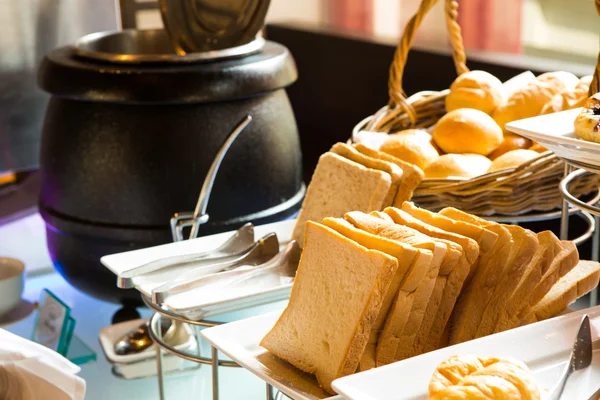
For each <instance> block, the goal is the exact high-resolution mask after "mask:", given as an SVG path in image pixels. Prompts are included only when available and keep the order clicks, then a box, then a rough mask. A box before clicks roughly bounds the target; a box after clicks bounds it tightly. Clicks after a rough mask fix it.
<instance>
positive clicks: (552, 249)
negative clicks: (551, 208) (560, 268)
mask: <svg viewBox="0 0 600 400" xmlns="http://www.w3.org/2000/svg"><path fill="white" fill-rule="evenodd" d="M537 238H538V242H539V246H538V249H537V251H536V252H535V254H534V256H533V258H532V259H531V261H530V262H529V265H528V267H527V270H526V271H525V273H524V274H523V276H522V277H521V279H520V280H519V283H518V284H517V287H516V288H515V290H514V291H513V292H512V293H511V294H509V296H508V300H507V301H506V303H505V304H504V309H502V310H501V311H500V312H499V314H498V320H497V322H496V326H495V328H494V332H495V333H496V332H502V331H505V330H507V329H511V328H515V327H516V326H517V325H516V324H517V323H519V321H518V318H515V317H516V316H517V315H518V313H519V311H520V310H521V309H522V308H523V307H525V305H526V304H528V300H529V295H530V294H531V291H532V290H533V288H534V287H535V285H536V284H537V283H539V282H540V281H541V280H542V277H543V276H544V274H545V273H546V271H548V268H550V264H551V263H552V261H553V260H554V257H555V255H556V253H557V252H558V251H560V250H561V249H562V247H561V245H560V240H559V239H558V238H557V237H556V235H554V233H552V232H551V231H543V232H540V233H538V234H537Z"/></svg>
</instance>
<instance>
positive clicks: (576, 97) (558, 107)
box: [540, 75, 592, 114]
mask: <svg viewBox="0 0 600 400" xmlns="http://www.w3.org/2000/svg"><path fill="white" fill-rule="evenodd" d="M591 83H592V76H591V75H588V76H584V77H583V78H581V79H580V80H579V82H578V83H577V86H575V87H574V88H573V89H570V90H569V89H567V90H564V91H562V92H560V93H559V94H557V95H556V96H554V97H553V98H552V99H551V100H550V101H549V102H548V103H546V105H544V107H543V108H542V111H541V112H540V114H550V113H555V112H559V111H565V110H572V109H573V108H578V107H583V105H584V104H585V102H586V100H587V99H588V91H589V90H590V84H591Z"/></svg>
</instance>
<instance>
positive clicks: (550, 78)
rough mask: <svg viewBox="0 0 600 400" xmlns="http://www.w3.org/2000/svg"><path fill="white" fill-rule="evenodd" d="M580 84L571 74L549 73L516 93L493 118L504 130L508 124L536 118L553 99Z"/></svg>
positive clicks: (498, 109) (499, 108) (495, 112)
mask: <svg viewBox="0 0 600 400" xmlns="http://www.w3.org/2000/svg"><path fill="white" fill-rule="evenodd" d="M578 82H579V78H577V77H576V76H575V75H573V74H571V73H569V72H564V71H558V72H547V73H545V74H542V75H540V76H538V77H537V78H536V80H535V81H533V82H531V83H529V84H528V85H527V86H525V87H523V88H521V89H520V90H517V91H516V92H514V93H513V95H512V96H510V97H509V98H508V100H507V101H506V103H505V104H503V105H502V106H500V107H498V108H497V109H496V111H494V113H493V115H492V116H493V117H494V120H495V121H496V122H497V123H498V125H500V127H501V128H502V129H504V125H505V124H506V123H508V122H512V121H516V120H518V119H523V118H529V117H535V116H536V115H539V114H540V112H541V111H542V107H544V105H545V104H546V103H548V102H549V101H550V100H551V99H552V97H554V96H555V95H557V94H559V93H561V92H563V91H565V90H571V89H573V88H574V87H575V86H576V85H577V83H578Z"/></svg>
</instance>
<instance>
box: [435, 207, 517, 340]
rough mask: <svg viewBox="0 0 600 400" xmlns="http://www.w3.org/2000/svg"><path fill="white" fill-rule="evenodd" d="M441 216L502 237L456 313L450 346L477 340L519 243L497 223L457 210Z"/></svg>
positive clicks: (481, 264)
mask: <svg viewBox="0 0 600 400" xmlns="http://www.w3.org/2000/svg"><path fill="white" fill-rule="evenodd" d="M439 213H440V214H441V215H444V216H446V217H448V218H452V219H454V220H456V221H463V222H468V223H471V224H475V225H479V226H482V227H485V228H486V229H489V230H491V231H492V232H494V233H496V234H497V235H498V241H497V242H496V245H495V246H494V248H493V249H492V250H491V251H489V252H488V253H487V254H486V255H485V256H484V257H482V258H481V259H480V260H479V266H478V268H477V271H476V272H475V274H474V275H473V278H472V279H471V281H470V282H469V284H468V285H466V286H465V287H463V290H462V292H461V294H460V295H459V297H458V301H457V302H456V306H455V307H454V311H453V312H452V316H451V319H450V335H449V344H456V343H461V342H464V341H467V340H471V339H474V338H475V335H476V333H477V327H478V325H479V321H480V320H481V318H482V315H483V312H484V310H485V306H486V305H487V303H488V302H489V300H490V299H491V297H492V295H493V292H494V288H495V287H496V285H497V284H498V283H499V282H500V280H501V279H502V276H503V274H504V272H505V266H506V264H507V261H508V259H509V257H510V255H511V254H512V253H511V252H512V248H513V246H514V243H515V242H514V240H513V239H512V235H511V233H510V231H509V230H508V229H506V228H505V227H504V226H502V225H500V224H497V223H495V222H490V221H486V220H484V219H482V218H479V217H476V216H474V215H471V214H467V213H465V212H462V211H460V210H457V209H455V208H444V209H443V210H441V211H440V212H439Z"/></svg>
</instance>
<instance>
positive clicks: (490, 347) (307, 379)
mask: <svg viewBox="0 0 600 400" xmlns="http://www.w3.org/2000/svg"><path fill="white" fill-rule="evenodd" d="M584 313H587V314H589V315H590V318H591V319H592V327H593V328H592V330H593V339H594V340H595V343H594V351H595V352H594V360H593V365H592V367H591V368H588V369H587V370H586V371H582V372H578V373H575V374H574V375H573V376H572V377H571V379H570V380H569V384H568V385H567V388H566V391H565V396H566V397H564V398H565V399H587V398H588V397H589V396H590V395H591V394H592V393H593V392H594V390H596V389H597V388H598V386H600V341H598V337H599V334H600V306H598V307H594V308H590V309H587V310H582V311H577V312H573V313H569V314H567V315H564V316H561V317H556V318H553V319H550V320H547V321H543V322H538V323H535V324H532V325H528V326H524V327H521V328H517V329H513V330H510V331H507V332H502V333H498V334H495V335H491V336H487V337H485V338H481V339H477V340H473V341H470V342H466V343H462V344H459V345H456V346H452V347H448V348H445V349H441V350H438V351H435V352H431V353H428V354H424V355H422V356H418V357H413V358H411V359H408V360H405V361H401V362H398V363H394V364H390V365H388V366H385V367H381V368H377V369H373V370H370V371H367V372H362V373H358V374H355V375H351V376H347V377H345V378H341V379H338V380H336V381H334V382H333V388H334V389H335V390H336V391H337V392H338V393H340V395H341V396H343V397H341V396H334V397H328V396H330V395H328V394H327V393H325V392H323V390H322V389H320V388H319V386H318V384H317V381H316V379H315V378H314V377H313V376H312V375H309V374H306V373H304V372H302V371H300V370H298V369H296V368H295V367H293V366H292V365H290V364H288V363H287V362H285V361H282V360H280V359H279V358H277V357H276V356H274V355H273V354H271V353H270V352H268V351H267V350H266V349H264V348H262V347H260V346H259V343H260V341H261V339H262V338H263V337H264V336H265V335H266V334H267V332H268V331H269V330H270V329H271V328H272V327H273V325H274V324H275V321H277V318H278V317H279V315H280V312H275V313H270V314H264V315H261V316H258V317H253V318H248V319H245V320H241V321H236V322H232V323H229V324H225V325H220V326H217V327H214V328H208V329H205V330H203V331H202V332H201V336H202V337H204V339H206V340H207V341H208V342H209V343H211V344H212V345H213V346H214V347H216V348H217V349H219V350H220V351H221V352H223V353H224V354H226V355H227V356H228V357H229V358H231V359H232V360H234V361H235V362H237V363H238V364H239V365H241V366H242V367H244V368H246V369H247V370H249V371H250V372H252V373H253V374H254V375H256V376H258V377H259V378H261V379H262V380H264V381H265V382H267V383H269V384H271V385H272V386H274V387H276V388H277V389H279V390H280V391H282V392H283V393H285V394H286V395H287V396H289V397H291V398H292V399H295V400H315V399H323V398H330V399H342V398H345V399H348V400H400V399H426V398H427V388H428V385H429V380H430V379H431V375H432V374H433V371H434V370H435V368H436V367H437V365H438V364H439V363H440V362H442V361H443V360H444V359H446V358H447V357H449V356H451V355H453V354H460V353H463V354H477V355H482V356H485V355H496V356H512V357H516V358H518V359H520V360H523V361H524V362H526V363H527V365H528V366H529V367H530V368H531V369H532V371H533V373H534V374H535V376H536V379H537V380H538V382H539V383H540V385H541V386H542V387H545V388H550V387H551V386H552V384H553V383H554V382H556V380H557V376H558V375H559V374H560V372H561V370H562V367H563V365H564V362H566V361H567V359H568V357H569V353H570V350H571V346H572V344H573V340H574V338H575V335H576V334H577V329H578V328H579V322H580V321H581V316H582V315H583V314H584Z"/></svg>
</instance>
